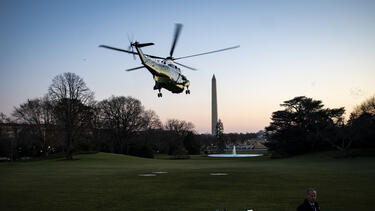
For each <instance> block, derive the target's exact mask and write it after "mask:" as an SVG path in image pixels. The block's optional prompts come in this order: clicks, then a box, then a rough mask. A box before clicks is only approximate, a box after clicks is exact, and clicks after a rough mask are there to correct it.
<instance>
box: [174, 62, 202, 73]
mask: <svg viewBox="0 0 375 211" xmlns="http://www.w3.org/2000/svg"><path fill="white" fill-rule="evenodd" d="M174 63H176V64H178V65H181V66H183V67H185V68H187V69H190V70H194V71H195V70H197V69H195V68H192V67H189V66H186V65H183V64H181V63H178V62H174Z"/></svg>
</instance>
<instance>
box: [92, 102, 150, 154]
mask: <svg viewBox="0 0 375 211" xmlns="http://www.w3.org/2000/svg"><path fill="white" fill-rule="evenodd" d="M98 107H99V108H100V116H101V121H102V122H103V126H104V128H106V129H110V130H111V131H112V132H113V135H114V138H115V140H116V141H117V145H118V146H120V148H119V149H117V150H116V149H115V150H114V151H117V152H119V153H126V154H127V153H128V150H129V147H128V146H127V144H128V139H129V138H130V137H132V136H134V135H135V134H136V132H138V131H142V130H145V129H147V127H148V126H149V125H150V124H149V122H150V121H151V120H152V119H154V120H153V121H154V122H156V120H155V116H152V115H153V114H151V113H148V114H146V115H145V113H144V108H143V106H142V104H141V102H140V101H139V100H137V99H135V98H132V97H124V96H120V97H115V96H112V97H110V98H109V99H105V100H103V101H101V102H99V103H98ZM144 116H147V117H148V118H149V121H145V118H144Z"/></svg>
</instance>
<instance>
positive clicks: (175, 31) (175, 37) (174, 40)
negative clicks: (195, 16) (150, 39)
mask: <svg viewBox="0 0 375 211" xmlns="http://www.w3.org/2000/svg"><path fill="white" fill-rule="evenodd" d="M181 28H182V24H180V23H177V24H176V27H175V30H174V37H173V43H172V47H171V51H170V53H169V57H171V58H172V56H173V52H174V48H175V47H176V43H177V40H178V37H179V36H180V32H181Z"/></svg>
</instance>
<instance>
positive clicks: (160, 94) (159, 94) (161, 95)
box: [158, 89, 163, 97]
mask: <svg viewBox="0 0 375 211" xmlns="http://www.w3.org/2000/svg"><path fill="white" fill-rule="evenodd" d="M158 97H163V94H162V93H161V92H160V89H159V93H158Z"/></svg>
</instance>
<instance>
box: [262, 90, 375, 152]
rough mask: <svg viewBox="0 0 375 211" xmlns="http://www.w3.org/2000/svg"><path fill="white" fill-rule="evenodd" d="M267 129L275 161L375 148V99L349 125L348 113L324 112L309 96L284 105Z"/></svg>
mask: <svg viewBox="0 0 375 211" xmlns="http://www.w3.org/2000/svg"><path fill="white" fill-rule="evenodd" d="M280 106H281V107H283V108H284V109H283V110H278V111H275V112H273V113H272V117H271V120H272V121H271V123H270V125H269V126H268V127H266V128H265V131H266V137H267V142H266V146H267V147H268V148H269V150H270V151H271V152H272V155H273V156H274V157H285V156H292V155H296V154H303V153H307V152H314V151H322V150H332V149H336V150H340V151H342V152H347V150H348V149H349V148H374V147H375V97H371V98H369V99H367V100H365V101H364V102H362V103H361V104H360V105H358V106H357V107H356V108H355V109H354V110H353V111H352V113H351V114H350V117H349V119H348V120H347V121H345V117H344V114H345V109H344V107H341V108H333V109H330V108H324V105H323V103H322V101H320V100H314V99H312V98H308V97H305V96H299V97H295V98H293V99H291V100H287V101H284V102H283V103H282V104H280Z"/></svg>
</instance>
